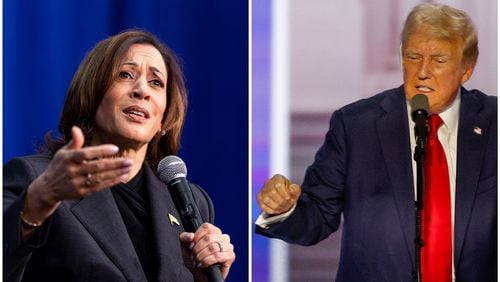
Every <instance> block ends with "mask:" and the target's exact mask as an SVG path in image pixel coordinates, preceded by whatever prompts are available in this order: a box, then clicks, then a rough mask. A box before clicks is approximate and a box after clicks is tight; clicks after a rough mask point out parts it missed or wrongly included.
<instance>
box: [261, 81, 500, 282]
mask: <svg viewBox="0 0 500 282" xmlns="http://www.w3.org/2000/svg"><path fill="white" fill-rule="evenodd" d="M476 127H479V128H481V129H482V131H481V132H480V134H478V130H477V129H476V130H475V128H476ZM409 132H410V131H409V129H408V114H407V106H406V100H405V95H404V90H403V87H402V86H401V87H399V88H396V89H391V90H388V91H385V92H383V93H381V94H379V95H375V96H373V97H370V98H368V99H364V100H361V101H358V102H356V103H353V104H351V105H348V106H345V107H343V108H341V109H340V110H338V111H336V112H335V113H334V114H333V116H332V119H331V121H330V130H329V131H328V133H327V135H326V139H325V143H324V144H323V146H322V147H321V148H320V150H319V151H318V153H317V154H316V157H315V160H314V163H313V164H312V165H311V166H310V167H309V168H308V170H307V173H306V176H305V180H304V183H303V185H302V189H303V193H302V195H301V197H300V198H299V201H298V203H297V207H296V210H295V211H294V212H293V213H292V214H291V215H290V216H289V217H288V218H287V219H286V220H285V221H283V222H281V223H278V224H275V225H273V226H271V227H270V228H269V229H262V228H259V227H257V230H256V231H257V232H258V233H261V234H263V235H265V236H269V237H274V238H280V239H283V240H285V241H287V242H291V243H295V244H302V245H311V244H315V243H317V242H319V241H321V240H323V239H325V238H326V237H328V236H329V235H330V234H331V233H332V232H334V231H336V230H337V228H338V226H339V223H340V220H341V215H343V217H344V225H343V233H342V245H341V253H340V265H339V270H338V274H337V281H349V282H350V281H374V282H375V281H377V282H380V281H387V282H392V281H413V277H412V274H414V272H415V255H414V254H415V251H414V239H415V207H414V188H413V187H414V186H413V176H412V175H413V172H412V157H411V148H410V141H409V140H410V136H409ZM454 238H455V245H454V264H455V274H456V279H457V280H456V281H460V282H463V281H497V97H492V96H486V95H485V94H483V93H481V92H480V91H477V90H472V91H468V90H466V89H465V88H462V89H461V104H460V117H459V125H458V137H457V171H456V194H455V230H454Z"/></svg>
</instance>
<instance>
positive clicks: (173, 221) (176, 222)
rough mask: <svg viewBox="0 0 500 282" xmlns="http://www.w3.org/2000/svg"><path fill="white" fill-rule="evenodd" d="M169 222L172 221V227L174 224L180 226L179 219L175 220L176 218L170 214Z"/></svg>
mask: <svg viewBox="0 0 500 282" xmlns="http://www.w3.org/2000/svg"><path fill="white" fill-rule="evenodd" d="M168 220H170V224H172V225H174V224H177V225H180V224H179V221H178V220H177V218H175V216H173V215H171V214H170V213H169V214H168Z"/></svg>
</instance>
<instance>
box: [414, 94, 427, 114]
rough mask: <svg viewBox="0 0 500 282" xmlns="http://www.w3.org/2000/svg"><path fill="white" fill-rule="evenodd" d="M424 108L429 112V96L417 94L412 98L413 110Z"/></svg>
mask: <svg viewBox="0 0 500 282" xmlns="http://www.w3.org/2000/svg"><path fill="white" fill-rule="evenodd" d="M416 110H424V111H426V112H427V113H428V112H429V98H427V96H426V95H424V94H417V95H415V96H413V98H412V99H411V111H412V112H414V111H416Z"/></svg>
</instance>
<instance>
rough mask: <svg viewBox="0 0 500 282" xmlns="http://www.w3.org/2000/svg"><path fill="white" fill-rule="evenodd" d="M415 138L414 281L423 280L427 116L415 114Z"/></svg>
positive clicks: (419, 281)
mask: <svg viewBox="0 0 500 282" xmlns="http://www.w3.org/2000/svg"><path fill="white" fill-rule="evenodd" d="M415 138H416V146H415V153H414V156H413V159H414V160H415V162H416V165H417V167H416V168H417V198H416V201H415V266H416V272H417V273H416V275H414V276H413V277H414V281H416V282H421V281H422V271H421V265H420V257H421V255H420V250H421V248H422V246H423V245H424V242H423V241H422V209H423V207H424V197H423V195H424V183H425V174H424V160H425V144H426V143H427V120H426V117H425V116H420V115H416V116H415Z"/></svg>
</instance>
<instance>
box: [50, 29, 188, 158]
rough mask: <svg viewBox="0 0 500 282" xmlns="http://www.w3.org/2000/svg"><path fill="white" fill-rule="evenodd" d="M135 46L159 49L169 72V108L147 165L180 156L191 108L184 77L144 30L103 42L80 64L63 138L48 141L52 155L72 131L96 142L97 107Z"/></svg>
mask: <svg viewBox="0 0 500 282" xmlns="http://www.w3.org/2000/svg"><path fill="white" fill-rule="evenodd" d="M134 44H146V45H151V46H153V47H155V48H156V49H158V51H159V52H160V53H161V55H162V57H163V61H164V62H165V66H166V69H167V89H166V93H165V95H167V107H166V109H165V113H164V114H163V121H162V130H163V131H164V132H165V134H164V135H161V134H157V135H156V136H155V137H154V138H153V140H151V142H150V143H149V145H148V152H147V154H146V161H148V162H149V163H150V164H151V165H152V166H153V167H156V165H157V163H158V162H159V161H160V160H161V159H162V158H163V157H164V156H167V155H172V154H177V151H178V150H179V147H180V138H181V131H182V126H183V124H184V118H185V115H186V107H187V91H186V88H185V85H184V76H183V74H182V70H181V67H180V65H179V63H178V60H177V57H176V55H175V54H174V52H173V51H172V50H170V48H168V47H167V46H166V45H165V44H164V43H162V42H161V41H160V40H159V39H158V38H157V37H156V36H154V35H153V34H151V33H149V32H146V31H143V30H137V29H133V30H126V31H123V32H121V33H119V34H117V35H115V36H111V37H109V38H106V39H104V40H102V41H101V42H99V43H98V44H97V45H96V46H95V47H94V48H93V49H92V50H91V51H90V52H89V53H88V54H87V55H86V57H85V59H84V60H83V61H82V62H81V63H80V66H79V67H78V70H77V71H76V73H75V75H74V77H73V80H72V81H71V84H70V86H69V88H68V92H67V94H66V100H65V102H64V107H63V110H62V114H61V119H60V121H59V132H60V134H61V137H59V138H53V137H52V136H51V134H50V132H49V133H48V134H47V135H46V137H45V140H46V143H47V146H48V148H49V150H50V151H52V152H56V151H57V150H59V149H60V148H61V147H62V146H64V145H65V144H67V143H68V142H69V141H70V139H71V128H72V126H74V125H76V126H78V127H80V128H81V129H82V130H83V133H84V135H85V140H86V143H87V144H88V143H89V142H90V141H91V140H92V136H93V132H94V126H95V116H96V112H97V107H98V106H99V104H100V103H101V101H102V99H103V96H104V94H105V93H106V91H107V90H108V89H109V87H110V86H111V84H112V82H113V80H114V78H115V76H116V75H117V70H118V66H119V64H120V62H121V60H122V59H123V58H124V56H125V55H126V54H127V51H128V50H129V48H130V47H131V46H132V45H134Z"/></svg>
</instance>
